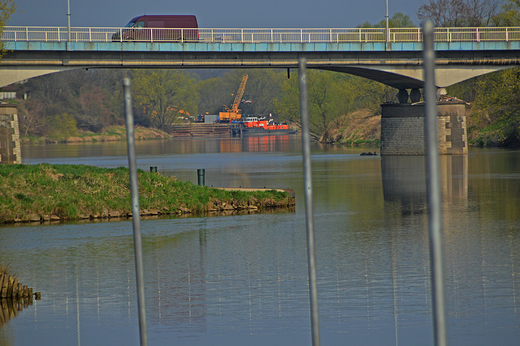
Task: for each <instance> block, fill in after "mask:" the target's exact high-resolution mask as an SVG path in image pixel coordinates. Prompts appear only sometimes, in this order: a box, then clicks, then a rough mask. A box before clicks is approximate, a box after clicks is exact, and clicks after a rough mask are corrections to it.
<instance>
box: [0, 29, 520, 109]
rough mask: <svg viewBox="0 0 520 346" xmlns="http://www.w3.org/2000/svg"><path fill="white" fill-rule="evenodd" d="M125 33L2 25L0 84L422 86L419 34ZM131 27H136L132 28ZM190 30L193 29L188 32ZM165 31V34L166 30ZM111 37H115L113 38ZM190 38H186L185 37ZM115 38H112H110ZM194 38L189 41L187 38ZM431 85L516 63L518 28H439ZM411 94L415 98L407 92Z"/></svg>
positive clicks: (355, 31) (396, 31)
mask: <svg viewBox="0 0 520 346" xmlns="http://www.w3.org/2000/svg"><path fill="white" fill-rule="evenodd" d="M125 30H128V28H126V29H125V28H71V29H70V31H69V30H68V29H67V28H60V27H6V28H5V30H4V35H3V37H2V40H3V42H4V47H5V49H7V50H8V53H7V54H6V55H5V56H4V57H3V58H2V60H1V64H0V86H6V85H9V84H12V83H15V82H18V81H21V80H24V79H28V78H31V77H35V76H40V75H44V74H48V73H54V72H59V71H65V70H70V69H78V68H183V69H188V68H287V69H291V68H297V65H298V59H299V58H300V57H302V56H304V57H306V59H307V64H308V67H309V68H315V69H322V70H330V71H337V72H344V73H349V74H353V75H357V76H361V77H365V78H369V79H372V80H375V81H378V82H381V83H383V84H386V85H389V86H392V87H395V88H397V89H400V90H401V91H402V92H405V93H406V95H403V94H402V93H401V96H402V99H403V100H404V99H405V97H406V99H407V98H408V92H407V91H406V89H419V88H422V85H423V72H422V56H421V54H422V48H423V44H422V32H421V29H419V28H404V29H403V28H399V29H390V32H389V35H386V31H385V29H361V28H354V29H202V28H201V29H199V30H198V33H199V38H198V39H197V41H195V42H194V41H193V39H191V41H189V40H184V39H183V37H185V35H184V30H188V29H176V30H177V31H180V32H181V34H180V36H179V37H180V38H178V39H176V40H175V41H173V40H168V39H164V37H165V33H166V32H165V30H168V29H138V30H149V32H147V33H146V35H143V36H142V37H146V39H143V40H140V41H139V42H133V41H126V40H124V37H125V35H124V33H125ZM133 30H136V29H133ZM190 30H193V29H190ZM170 31H171V29H170ZM114 34H118V35H116V36H114ZM186 36H189V35H186ZM113 37H114V39H113ZM191 37H193V36H191ZM435 50H436V57H437V60H436V63H437V68H436V83H437V86H438V87H441V88H442V87H447V86H450V85H453V84H455V83H458V82H460V81H463V80H466V79H469V78H472V77H475V76H479V75H483V74H486V73H490V72H494V71H498V70H502V69H507V68H512V67H516V66H519V65H520V28H437V29H436V32H435ZM412 94H416V93H413V92H412Z"/></svg>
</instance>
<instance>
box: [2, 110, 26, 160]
mask: <svg viewBox="0 0 520 346" xmlns="http://www.w3.org/2000/svg"><path fill="white" fill-rule="evenodd" d="M2 163H22V150H21V147H20V130H19V128H18V110H17V109H16V107H14V106H12V105H10V104H0V164H2Z"/></svg>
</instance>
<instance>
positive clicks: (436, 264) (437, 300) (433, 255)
mask: <svg viewBox="0 0 520 346" xmlns="http://www.w3.org/2000/svg"><path fill="white" fill-rule="evenodd" d="M433 31H434V26H433V22H431V21H430V20H428V21H426V22H424V23H423V34H424V48H423V61H424V100H425V113H426V114H425V120H424V130H425V141H426V174H427V178H428V182H427V185H428V186H427V187H428V214H429V221H428V223H429V234H430V271H431V281H432V283H431V285H432V309H433V334H434V344H435V345H439V346H445V345H446V317H445V311H444V274H443V261H442V230H441V220H442V217H441V189H440V178H439V145H438V143H437V90H436V87H435V51H434V49H433Z"/></svg>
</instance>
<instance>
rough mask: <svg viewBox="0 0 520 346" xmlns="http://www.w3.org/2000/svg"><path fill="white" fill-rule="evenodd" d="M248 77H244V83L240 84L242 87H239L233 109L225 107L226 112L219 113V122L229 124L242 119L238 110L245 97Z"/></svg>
mask: <svg viewBox="0 0 520 346" xmlns="http://www.w3.org/2000/svg"><path fill="white" fill-rule="evenodd" d="M248 77H249V76H248V75H247V74H245V75H244V77H242V82H241V83H240V86H239V87H238V90H237V94H236V96H235V101H234V102H233V104H232V105H231V108H229V107H227V106H226V105H224V112H220V113H219V121H221V122H228V121H232V120H236V119H239V118H240V116H241V114H240V110H239V109H238V106H239V105H240V101H241V100H242V96H244V92H245V90H246V83H247V78H248Z"/></svg>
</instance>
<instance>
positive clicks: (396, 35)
mask: <svg viewBox="0 0 520 346" xmlns="http://www.w3.org/2000/svg"><path fill="white" fill-rule="evenodd" d="M68 37H69V32H68V30H67V28H66V27H35V26H27V27H22V26H6V27H5V28H4V33H3V36H2V41H15V42H66V41H68ZM70 40H71V41H72V42H128V41H137V42H202V43H343V42H358V43H369V42H385V40H386V35H385V29H379V28H377V29H373V28H370V29H365V28H352V29H205V28H201V29H146V28H145V29H128V28H100V27H96V28H71V32H70ZM435 41H436V42H485V41H503V42H507V41H520V27H507V28H506V27H504V28H494V27H489V28H436V29H435ZM390 42H422V32H421V29H420V28H395V29H390Z"/></svg>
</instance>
